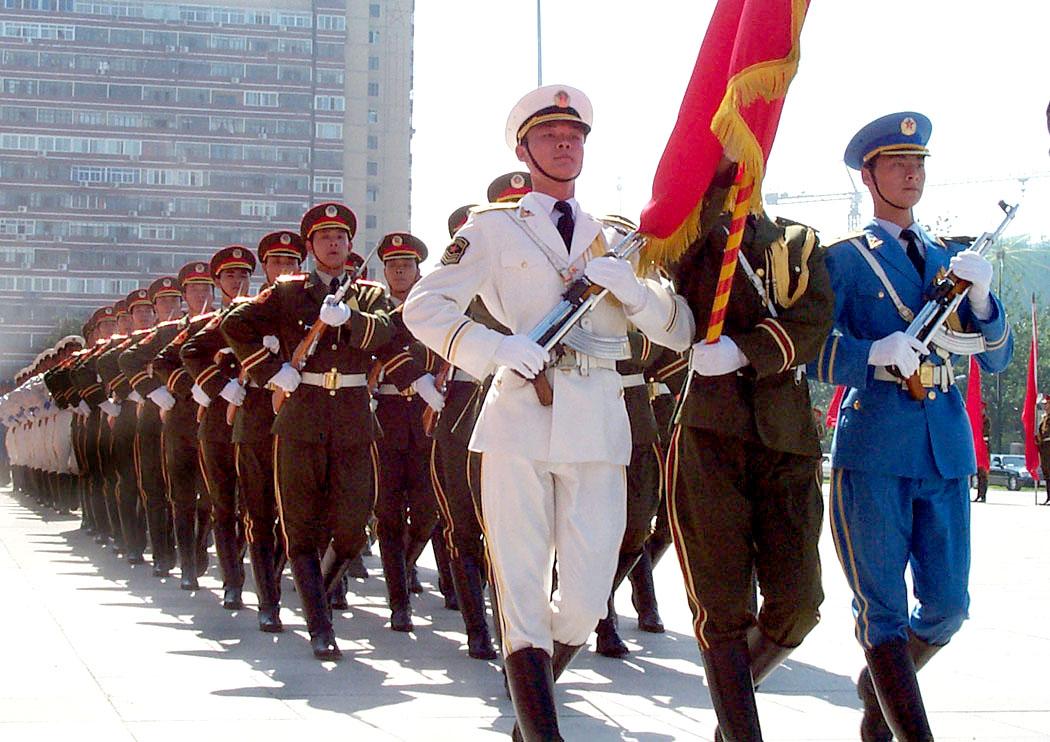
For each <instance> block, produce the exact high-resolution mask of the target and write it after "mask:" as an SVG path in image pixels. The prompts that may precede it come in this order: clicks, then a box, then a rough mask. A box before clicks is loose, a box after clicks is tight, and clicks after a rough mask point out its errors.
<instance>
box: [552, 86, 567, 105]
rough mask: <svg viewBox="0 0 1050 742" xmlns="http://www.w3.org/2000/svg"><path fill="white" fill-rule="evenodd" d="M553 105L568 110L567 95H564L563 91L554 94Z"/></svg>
mask: <svg viewBox="0 0 1050 742" xmlns="http://www.w3.org/2000/svg"><path fill="white" fill-rule="evenodd" d="M554 105H556V106H557V107H558V108H568V107H569V94H568V93H566V92H565V91H564V90H559V91H558V92H557V93H555V94H554Z"/></svg>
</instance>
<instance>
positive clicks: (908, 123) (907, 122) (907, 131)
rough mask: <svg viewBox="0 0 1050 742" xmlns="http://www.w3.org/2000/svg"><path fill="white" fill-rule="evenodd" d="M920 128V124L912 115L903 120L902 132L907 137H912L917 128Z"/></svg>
mask: <svg viewBox="0 0 1050 742" xmlns="http://www.w3.org/2000/svg"><path fill="white" fill-rule="evenodd" d="M918 128H919V125H918V124H916V123H915V119H913V118H912V117H911V116H908V117H907V118H905V119H903V120H902V121H901V134H903V135H904V136H906V137H910V136H912V135H913V134H914V133H915V130H916V129H918Z"/></svg>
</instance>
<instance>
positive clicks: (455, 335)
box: [441, 319, 470, 363]
mask: <svg viewBox="0 0 1050 742" xmlns="http://www.w3.org/2000/svg"><path fill="white" fill-rule="evenodd" d="M469 324H470V320H469V319H464V320H463V321H462V322H460V323H459V325H458V326H457V327H455V328H454V329H452V330H449V333H448V335H447V336H446V338H445V347H444V352H442V354H441V355H442V356H444V357H445V358H446V359H448V360H449V361H452V362H453V363H454V362H455V360H454V359H453V358H452V354H453V350H454V348H455V346H456V343H457V342H458V340H459V334H460V332H462V330H463V328H464V327H466V326H467V325H469Z"/></svg>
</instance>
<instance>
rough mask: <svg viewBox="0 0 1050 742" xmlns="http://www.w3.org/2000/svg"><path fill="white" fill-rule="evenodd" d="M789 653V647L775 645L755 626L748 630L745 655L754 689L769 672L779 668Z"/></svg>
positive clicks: (790, 650)
mask: <svg viewBox="0 0 1050 742" xmlns="http://www.w3.org/2000/svg"><path fill="white" fill-rule="evenodd" d="M791 652H792V649H791V648H790V647H785V646H783V645H781V644H777V643H776V642H775V641H773V640H772V639H770V638H769V637H768V636H766V635H765V634H763V633H762V631H761V630H760V629H759V628H758V627H757V626H752V627H751V628H750V629H748V631H747V653H748V655H749V656H750V657H751V680H752V682H753V683H754V684H755V687H756V688H758V686H759V685H760V684H761V683H762V681H763V680H765V679H766V678H767V677H769V674H770V673H771V672H773V671H774V670H776V669H777V668H778V667H780V664H781V663H782V662H783V661H784V660H786V659H787V658H788V655H789V654H791Z"/></svg>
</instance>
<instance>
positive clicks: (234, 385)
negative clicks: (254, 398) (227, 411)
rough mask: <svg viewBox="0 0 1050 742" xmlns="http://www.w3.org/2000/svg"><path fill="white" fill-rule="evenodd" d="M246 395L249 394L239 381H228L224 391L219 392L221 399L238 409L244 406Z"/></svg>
mask: <svg viewBox="0 0 1050 742" xmlns="http://www.w3.org/2000/svg"><path fill="white" fill-rule="evenodd" d="M245 395H247V392H246V391H244V387H243V386H241V385H240V382H238V381H237V379H230V380H229V381H227V382H226V386H224V387H223V388H222V391H221V392H219V396H220V397H222V398H223V399H225V400H226V401H227V402H229V403H230V404H232V405H236V406H237V407H240V406H241V405H242V404H244V397H245Z"/></svg>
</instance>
